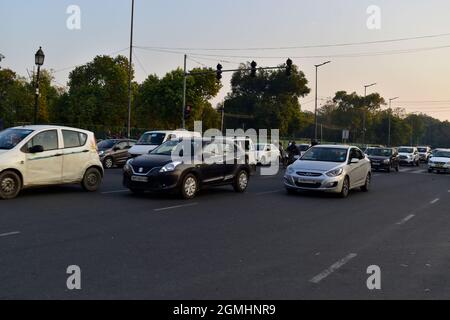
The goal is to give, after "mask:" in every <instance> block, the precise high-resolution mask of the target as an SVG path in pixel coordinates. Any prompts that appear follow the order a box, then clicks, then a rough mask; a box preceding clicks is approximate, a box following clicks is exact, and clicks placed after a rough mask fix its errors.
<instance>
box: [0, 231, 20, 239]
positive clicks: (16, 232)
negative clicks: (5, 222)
mask: <svg viewBox="0 0 450 320" xmlns="http://www.w3.org/2000/svg"><path fill="white" fill-rule="evenodd" d="M18 234H20V232H19V231H14V232H8V233H2V234H0V238H2V237H9V236H16V235H18Z"/></svg>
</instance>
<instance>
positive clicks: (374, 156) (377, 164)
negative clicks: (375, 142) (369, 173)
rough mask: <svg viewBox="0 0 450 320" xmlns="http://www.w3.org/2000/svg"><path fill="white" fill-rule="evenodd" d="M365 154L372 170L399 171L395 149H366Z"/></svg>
mask: <svg viewBox="0 0 450 320" xmlns="http://www.w3.org/2000/svg"><path fill="white" fill-rule="evenodd" d="M366 154H367V156H368V157H369V160H370V163H371V165H372V169H373V170H386V171H387V172H391V170H395V171H397V172H398V171H399V170H400V161H399V155H398V151H397V149H395V148H367V150H366Z"/></svg>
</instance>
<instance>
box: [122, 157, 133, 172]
mask: <svg viewBox="0 0 450 320" xmlns="http://www.w3.org/2000/svg"><path fill="white" fill-rule="evenodd" d="M132 163H133V159H130V160H128V161H127V163H125V165H124V166H123V171H126V172H131V164H132Z"/></svg>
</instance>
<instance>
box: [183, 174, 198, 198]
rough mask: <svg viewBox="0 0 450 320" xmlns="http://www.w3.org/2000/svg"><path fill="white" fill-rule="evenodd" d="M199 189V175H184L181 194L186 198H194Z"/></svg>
mask: <svg viewBox="0 0 450 320" xmlns="http://www.w3.org/2000/svg"><path fill="white" fill-rule="evenodd" d="M198 191H199V184H198V180H197V177H196V176H194V175H193V174H188V175H186V176H185V177H184V179H183V183H182V184H181V196H182V197H183V198H184V199H186V200H191V199H194V198H195V196H196V195H197V193H198Z"/></svg>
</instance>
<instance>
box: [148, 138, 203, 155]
mask: <svg viewBox="0 0 450 320" xmlns="http://www.w3.org/2000/svg"><path fill="white" fill-rule="evenodd" d="M186 143H187V144H188V145H189V143H190V145H191V154H192V155H193V154H194V153H195V152H198V151H199V150H201V148H202V146H203V148H204V147H205V146H206V145H208V144H210V143H211V142H210V141H202V140H190V139H188V140H184V141H183V140H171V141H167V142H166V143H163V144H162V145H160V146H159V147H158V148H156V149H155V150H153V151H151V152H150V154H151V155H159V156H172V155H179V156H181V154H180V152H181V151H184V150H185V147H186Z"/></svg>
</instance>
